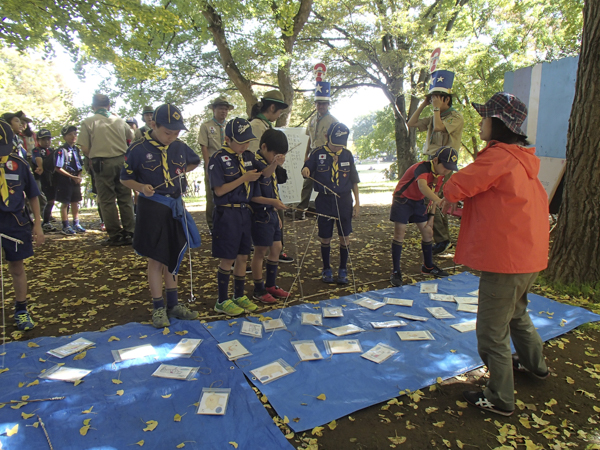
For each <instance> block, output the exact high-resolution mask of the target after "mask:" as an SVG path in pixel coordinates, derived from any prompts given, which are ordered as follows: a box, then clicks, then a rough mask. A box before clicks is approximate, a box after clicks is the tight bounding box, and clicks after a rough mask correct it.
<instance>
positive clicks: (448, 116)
mask: <svg viewBox="0 0 600 450" xmlns="http://www.w3.org/2000/svg"><path fill="white" fill-rule="evenodd" d="M440 116H441V118H442V123H443V124H444V127H446V131H433V116H430V117H424V118H423V119H419V120H418V121H417V129H418V130H419V131H427V139H426V140H425V144H423V153H424V154H426V155H429V156H434V155H435V153H436V152H437V151H438V150H439V149H440V147H452V148H453V149H454V150H456V151H459V150H460V147H461V138H462V132H463V127H464V125H465V122H464V119H463V116H462V115H461V113H459V112H458V111H456V110H455V109H454V108H452V107H450V108H449V109H447V110H446V111H444V112H443V113H441V114H440Z"/></svg>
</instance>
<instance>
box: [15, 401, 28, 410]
mask: <svg viewBox="0 0 600 450" xmlns="http://www.w3.org/2000/svg"><path fill="white" fill-rule="evenodd" d="M25 405H27V402H22V403H17V404H16V405H14V406H11V408H12V409H19V408H22V407H23V406H25Z"/></svg>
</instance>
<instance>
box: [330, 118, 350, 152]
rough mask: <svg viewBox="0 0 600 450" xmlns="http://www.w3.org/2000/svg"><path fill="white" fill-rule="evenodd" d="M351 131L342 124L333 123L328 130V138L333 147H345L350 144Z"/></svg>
mask: <svg viewBox="0 0 600 450" xmlns="http://www.w3.org/2000/svg"><path fill="white" fill-rule="evenodd" d="M349 135H350V130H349V129H348V127H347V126H346V125H344V124H343V123H341V122H335V123H332V124H331V125H330V126H329V130H327V137H328V138H329V143H330V144H331V145H341V146H343V147H345V146H346V144H347V143H348V136H349Z"/></svg>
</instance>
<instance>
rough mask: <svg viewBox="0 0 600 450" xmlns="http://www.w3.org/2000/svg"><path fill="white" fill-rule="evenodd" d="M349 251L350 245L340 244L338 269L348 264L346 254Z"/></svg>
mask: <svg viewBox="0 0 600 450" xmlns="http://www.w3.org/2000/svg"><path fill="white" fill-rule="evenodd" d="M349 253H350V246H346V245H340V269H345V268H346V266H347V265H348V254H349Z"/></svg>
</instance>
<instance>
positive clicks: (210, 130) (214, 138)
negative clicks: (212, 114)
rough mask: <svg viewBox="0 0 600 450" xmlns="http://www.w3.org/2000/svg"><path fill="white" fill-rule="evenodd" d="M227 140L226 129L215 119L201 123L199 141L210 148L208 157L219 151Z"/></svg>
mask: <svg viewBox="0 0 600 450" xmlns="http://www.w3.org/2000/svg"><path fill="white" fill-rule="evenodd" d="M224 142H225V129H224V128H223V127H221V125H219V124H218V123H217V122H215V121H214V120H213V119H210V120H207V121H206V122H204V123H203V124H202V125H200V133H199V134H198V143H199V144H200V145H203V146H205V147H207V148H208V157H209V158H210V157H211V156H212V155H214V154H215V153H217V151H219V150H220V149H221V148H222V147H223V143H224Z"/></svg>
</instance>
